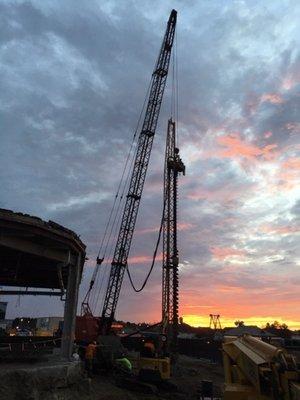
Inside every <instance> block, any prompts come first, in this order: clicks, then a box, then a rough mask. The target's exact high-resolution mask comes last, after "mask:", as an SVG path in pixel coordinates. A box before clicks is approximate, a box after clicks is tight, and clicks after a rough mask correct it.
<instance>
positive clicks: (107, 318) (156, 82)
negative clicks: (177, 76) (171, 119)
mask: <svg viewBox="0 0 300 400" xmlns="http://www.w3.org/2000/svg"><path fill="white" fill-rule="evenodd" d="M176 20H177V12H176V11H175V10H172V11H171V14H170V17H169V20H168V23H167V29H166V32H165V35H164V38H163V42H162V46H161V49H160V52H159V56H158V59H157V62H156V64H155V68H154V71H153V74H152V79H151V83H150V89H149V96H148V102H147V106H146V108H145V115H144V121H143V124H142V128H141V131H140V134H139V137H138V141H137V148H136V153H135V159H134V163H133V168H132V173H131V178H130V181H129V185H128V193H127V195H126V200H125V206H124V209H123V214H122V217H121V223H120V228H119V233H118V235H117V240H116V246H115V250H114V254H113V257H112V262H111V270H110V275H109V279H108V285H107V288H106V293H105V297H104V303H103V309H102V315H101V317H100V318H99V317H93V316H92V311H91V308H90V305H89V297H90V293H91V291H92V289H93V286H94V283H95V279H96V274H97V271H98V269H99V266H100V265H101V263H102V262H103V259H104V257H102V258H100V256H98V257H97V265H96V268H95V271H94V274H93V277H92V280H91V282H90V287H89V290H88V292H87V294H86V296H85V299H84V301H83V303H82V317H80V318H81V320H80V325H81V326H82V327H83V326H84V325H85V323H86V322H87V321H89V322H88V323H89V324H90V325H92V324H94V323H96V324H99V333H100V334H102V335H107V334H109V333H110V331H111V325H112V323H113V321H114V317H115V311H116V307H117V303H118V299H119V295H120V291H121V286H122V282H123V277H124V273H125V271H126V269H127V268H128V266H127V260H128V256H129V251H130V247H131V243H132V238H133V233H134V229H135V224H136V219H137V215H138V210H139V205H140V201H141V196H142V192H143V187H144V182H145V178H146V173H147V169H148V164H149V159H150V154H151V149H152V144H153V139H154V135H155V131H156V126H157V122H158V117H159V113H160V108H161V103H162V98H163V94H164V90H165V86H166V81H167V76H168V71H169V64H170V57H171V50H172V46H173V41H174V37H175V27H176ZM99 255H100V252H99ZM78 321H79V319H78ZM94 325H95V324H94ZM87 330H88V329H87Z"/></svg>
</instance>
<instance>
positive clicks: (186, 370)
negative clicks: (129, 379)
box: [90, 356, 224, 400]
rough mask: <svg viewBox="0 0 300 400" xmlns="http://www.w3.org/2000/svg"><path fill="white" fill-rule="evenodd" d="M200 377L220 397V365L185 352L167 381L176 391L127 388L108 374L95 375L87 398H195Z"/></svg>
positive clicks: (132, 399) (134, 399) (102, 399)
mask: <svg viewBox="0 0 300 400" xmlns="http://www.w3.org/2000/svg"><path fill="white" fill-rule="evenodd" d="M202 380H210V381H212V382H213V384H214V396H215V397H216V398H221V397H222V392H223V385H224V377H223V369H222V367H221V366H220V365H217V364H210V363H207V362H206V361H204V360H198V359H196V358H191V357H187V356H180V358H179V361H178V364H177V368H176V371H175V373H174V376H173V378H172V379H171V382H172V383H174V384H175V385H176V386H177V390H176V391H171V392H170V391H169V392H168V391H166V390H164V391H162V390H160V391H158V392H157V393H155V394H145V393H139V392H138V391H136V392H135V391H131V390H130V391H129V390H125V389H123V388H120V387H118V386H116V385H115V382H114V379H113V378H112V377H109V376H96V377H94V378H93V379H92V381H91V393H90V398H91V400H141V399H143V400H160V399H161V400H165V399H166V400H171V399H172V400H183V399H186V400H195V399H196V398H197V396H196V392H197V387H198V386H199V384H200V382H201V381H202Z"/></svg>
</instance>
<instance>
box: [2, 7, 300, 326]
mask: <svg viewBox="0 0 300 400" xmlns="http://www.w3.org/2000/svg"><path fill="white" fill-rule="evenodd" d="M172 8H175V9H177V11H178V25H177V50H178V51H177V52H178V75H179V125H178V137H179V146H180V150H181V153H182V158H183V160H184V162H185V164H186V167H187V174H186V176H185V177H182V178H181V179H180V184H179V186H180V188H179V192H180V193H179V229H180V232H179V245H180V246H179V247H180V260H181V264H180V315H182V316H184V319H185V320H186V321H187V322H190V323H194V324H201V325H207V323H208V314H209V313H218V314H221V319H222V321H223V324H224V325H226V324H227V325H228V324H229V323H230V322H231V321H234V320H236V319H243V320H247V321H249V322H251V323H256V324H258V325H262V324H264V322H266V321H273V320H274V319H277V320H284V321H286V322H287V323H288V325H290V326H294V327H296V326H298V327H300V311H299V310H300V296H299V285H300V270H299V253H298V254H297V252H298V251H299V236H298V235H299V210H300V201H299V176H300V175H299V168H300V159H299V151H300V146H299V134H300V113H299V109H300V22H299V21H300V3H299V1H298V0H277V1H276V0H270V1H255V0H248V1H247V0H244V1H243V0H236V1H234V0H211V1H206V0H203V1H189V2H183V1H178V0H177V1H176V0H175V1H158V0H152V1H146V0H144V1H137V0H136V1H134V0H121V1H116V0H115V1H114V0H111V1H103V0H101V1H100V0H89V1H87V2H83V1H75V2H74V1H71V0H63V1H61V0H51V1H50V0H44V1H38V0H32V1H26V2H24V1H6V0H0V76H1V78H0V99H1V102H0V121H1V122H0V123H1V130H0V135H1V148H0V152H1V153H0V154H1V166H2V168H1V171H0V187H1V198H0V207H2V208H7V209H11V210H14V211H20V212H24V213H29V214H32V215H37V216H39V217H41V218H44V219H46V220H48V219H51V220H54V221H56V222H58V223H60V224H63V225H65V226H67V227H69V228H70V229H73V230H74V231H75V232H77V233H78V234H79V235H80V236H81V238H82V240H83V241H84V242H85V243H86V245H87V252H88V257H89V260H88V261H87V263H86V267H85V272H84V277H83V281H82V285H81V295H82V294H83V293H84V292H85V291H86V288H87V286H88V283H89V280H90V278H91V274H92V271H93V267H94V264H95V261H94V260H95V257H96V255H97V251H98V247H99V244H100V241H101V238H102V235H103V232H104V229H105V224H106V221H107V215H108V213H109V211H110V208H111V205H112V201H113V198H114V195H115V192H116V188H117V185H118V182H119V179H120V175H121V172H122V168H123V165H124V161H125V157H126V154H127V152H128V149H129V145H130V142H131V138H132V134H133V131H134V129H135V127H136V123H137V119H138V116H139V113H140V110H141V106H142V103H143V100H144V97H145V94H146V90H147V87H148V84H149V80H150V76H151V73H152V69H153V66H154V62H155V59H156V57H157V54H158V51H159V48H160V44H161V40H162V36H163V34H164V30H165V26H166V21H167V19H168V16H169V13H170V11H171V9H172ZM169 83H170V82H169ZM169 110H170V85H169V86H168V87H167V89H166V92H165V97H164V102H163V106H162V110H161V115H160V121H159V125H158V129H157V135H156V137H155V142H154V147H153V152H152V156H151V160H150V167H149V171H148V177H147V180H146V184H145V191H144V196H143V200H142V205H141V208H140V214H139V218H138V223H137V233H138V235H137V236H136V238H135V240H134V243H133V246H132V252H131V259H130V265H131V271H132V274H133V278H134V280H135V282H136V284H137V285H138V284H139V283H141V282H142V281H143V279H144V276H145V274H146V273H147V270H148V267H149V263H150V259H151V255H152V253H153V249H154V245H155V240H156V237H157V229H158V225H159V221H160V215H161V206H162V175H163V153H164V145H165V132H166V125H167V119H168V117H169ZM297 257H298V258H297ZM297 262H298V263H297ZM108 271H109V268H108V266H105V264H104V266H103V269H102V271H100V273H99V279H98V281H97V284H96V289H97V291H96V293H95V296H94V297H95V299H94V301H93V307H94V310H95V312H96V314H97V313H100V312H101V293H103V287H104V286H105V278H106V276H107V273H108ZM101 282H104V283H102V288H101V289H102V290H101V292H100V295H99V298H98V302H97V301H96V300H97V297H98V295H97V292H98V291H99V289H100V287H101ZM160 302H161V261H158V262H157V264H156V267H155V269H154V272H153V275H152V276H151V278H150V281H149V284H148V286H147V287H146V289H145V290H144V291H143V292H142V293H141V294H135V293H133V291H132V290H131V289H130V287H129V283H128V281H127V278H126V277H125V280H124V285H123V289H122V293H121V301H120V304H119V307H118V315H117V316H118V317H119V318H122V319H124V320H136V321H158V320H159V319H160ZM60 313H62V305H61V304H59V302H58V301H57V302H56V301H55V300H52V299H51V300H49V299H40V298H21V299H20V301H18V300H17V299H16V298H13V299H12V298H10V303H9V308H8V314H9V315H8V316H9V317H14V316H17V315H23V316H25V315H26V316H27V315H28V316H37V315H40V316H45V315H49V314H50V315H59V314H60Z"/></svg>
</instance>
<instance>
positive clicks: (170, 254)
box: [162, 119, 185, 354]
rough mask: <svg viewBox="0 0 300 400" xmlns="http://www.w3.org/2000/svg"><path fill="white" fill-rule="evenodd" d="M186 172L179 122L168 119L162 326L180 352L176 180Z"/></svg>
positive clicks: (174, 349) (171, 345)
mask: <svg viewBox="0 0 300 400" xmlns="http://www.w3.org/2000/svg"><path fill="white" fill-rule="evenodd" d="M180 173H183V175H185V166H184V164H183V162H182V160H181V159H180V157H179V149H178V148H177V147H176V125H175V122H174V121H173V120H172V119H169V121H168V131H167V141H166V153H165V168H164V215H163V273H162V328H163V333H164V334H165V335H166V337H167V350H168V352H171V353H172V354H175V353H176V352H177V336H178V249H177V181H178V175H179V174H180Z"/></svg>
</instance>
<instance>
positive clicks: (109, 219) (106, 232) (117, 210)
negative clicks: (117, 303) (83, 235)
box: [84, 77, 153, 305]
mask: <svg viewBox="0 0 300 400" xmlns="http://www.w3.org/2000/svg"><path fill="white" fill-rule="evenodd" d="M152 80H153V77H151V79H150V82H149V85H148V88H147V92H146V95H145V98H144V102H143V105H142V109H141V112H140V115H139V118H138V122H137V125H136V128H135V131H134V134H133V138H132V141H131V145H130V148H129V151H128V154H127V157H126V161H125V165H124V168H123V171H122V175H121V179H120V182H119V184H118V188H117V193H116V195H115V198H114V202H113V205H112V208H111V211H110V214H109V217H108V221H107V223H106V226H105V230H104V235H103V237H102V240H101V244H100V248H99V251H98V255H97V260H96V265H95V268H94V272H93V275H92V278H91V281H90V286H89V289H88V291H87V293H86V296H85V298H84V301H87V302H89V298H90V293H91V291H92V288H93V286H94V283H95V281H96V279H97V277H98V272H99V267H100V265H101V264H102V262H103V260H104V259H105V256H106V252H107V248H108V245H109V242H110V239H111V235H112V232H113V230H114V226H115V223H116V220H117V215H118V213H119V212H120V206H121V203H122V199H123V197H124V193H125V189H126V186H127V185H128V180H129V175H130V172H131V169H132V166H133V161H134V158H135V157H134V155H135V154H136V150H135V152H132V149H133V147H134V144H135V142H136V136H137V133H138V130H139V127H140V123H141V119H142V116H143V113H144V110H145V105H146V102H147V99H148V96H149V92H150V87H151V83H152ZM130 158H131V162H130V167H129V168H127V167H128V163H129V161H130ZM126 169H127V176H126V178H125V184H124V186H123V190H122V194H121V197H120V198H119V204H118V206H117V209H116V211H115V207H116V203H117V199H118V197H119V194H120V190H121V187H122V184H123V182H124V176H125V173H126ZM114 211H115V216H114V218H113V214H114ZM112 218H113V223H112V224H111V221H112ZM110 225H111V229H110V233H109V235H108V238H107V234H108V231H109V227H110ZM105 239H107V240H106V242H105ZM104 243H105V247H104ZM103 247H104V252H103V256H102V257H101V258H100V254H101V252H102V249H103ZM110 253H111V252H110ZM103 280H104V276H103V277H102V280H101V282H99V277H98V279H97V284H96V286H99V283H100V288H102V286H103ZM98 299H99V293H98V296H97V300H96V304H97V303H98ZM92 300H95V299H92ZM93 302H94V301H93ZM96 304H95V305H96Z"/></svg>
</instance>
